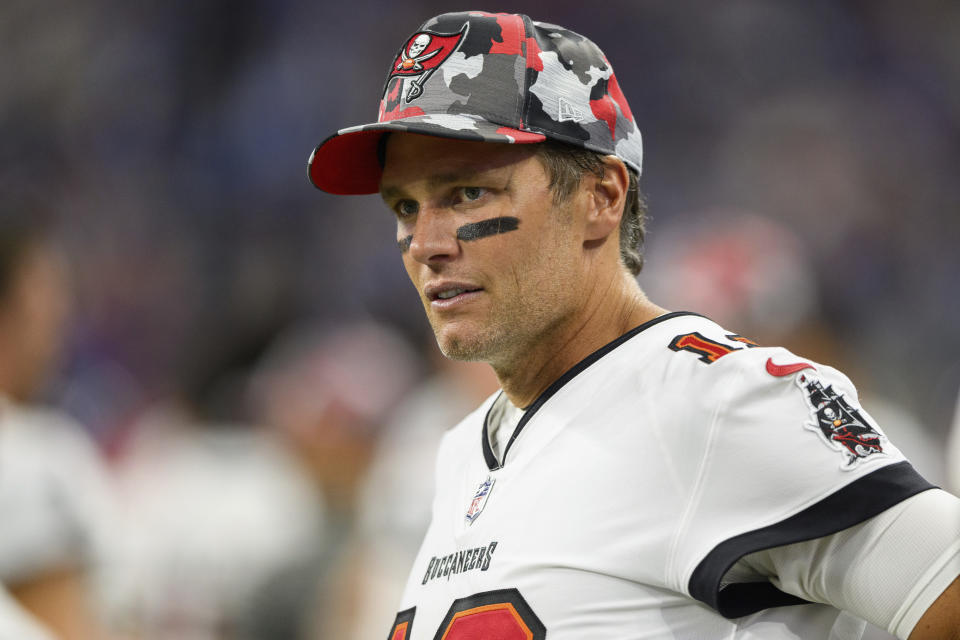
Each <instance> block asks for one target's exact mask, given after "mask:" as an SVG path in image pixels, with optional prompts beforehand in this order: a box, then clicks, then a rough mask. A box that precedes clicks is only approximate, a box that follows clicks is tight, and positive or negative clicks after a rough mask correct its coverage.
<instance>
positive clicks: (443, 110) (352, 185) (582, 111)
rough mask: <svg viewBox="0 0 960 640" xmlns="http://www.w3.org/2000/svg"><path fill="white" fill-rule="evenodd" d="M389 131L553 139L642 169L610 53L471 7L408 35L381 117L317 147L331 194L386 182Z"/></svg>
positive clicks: (559, 31) (313, 159) (316, 165)
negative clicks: (383, 153)
mask: <svg viewBox="0 0 960 640" xmlns="http://www.w3.org/2000/svg"><path fill="white" fill-rule="evenodd" d="M387 131H409V132H413V133H421V134H426V135H435V136H441V137H447V138H460V139H464V140H479V141H487V142H500V143H509V144H527V143H534V142H542V141H544V140H546V139H547V138H550V139H552V140H557V141H560V142H564V143H567V144H571V145H575V146H578V147H583V148H585V149H589V150H591V151H596V152H598V153H603V154H612V155H616V156H618V157H620V158H621V159H622V160H623V161H624V162H625V163H626V164H627V166H629V167H630V168H631V169H633V170H634V171H636V172H637V173H638V174H639V173H640V167H641V164H642V159H643V145H642V143H641V138H640V132H639V130H638V129H637V126H636V124H635V123H634V120H633V115H632V113H631V112H630V107H629V105H628V104H627V100H626V98H625V97H624V95H623V92H622V91H621V90H620V86H619V84H618V83H617V79H616V76H615V75H614V73H613V69H612V68H611V67H610V64H609V63H608V62H607V59H606V57H604V55H603V52H602V51H600V49H599V48H598V47H597V46H596V45H595V44H593V43H592V42H591V41H590V40H588V39H587V38H585V37H583V36H581V35H579V34H577V33H574V32H573V31H569V30H567V29H564V28H562V27H558V26H556V25H551V24H546V23H541V22H534V21H532V20H531V19H530V18H528V17H527V16H524V15H517V14H506V13H498V14H494V13H486V12H482V11H470V12H461V13H447V14H443V15H440V16H437V17H435V18H431V19H430V20H428V21H427V22H425V23H424V24H423V25H421V26H420V28H419V29H417V30H416V31H415V32H414V33H413V34H412V35H410V36H409V37H407V39H406V40H404V41H403V44H402V45H401V47H400V49H399V51H398V53H397V55H396V56H394V59H393V61H392V62H391V64H390V68H389V71H388V73H387V79H386V82H385V84H384V88H383V97H382V99H381V101H380V109H379V114H378V118H377V122H375V123H371V124H366V125H360V126H356V127H350V128H347V129H341V130H340V131H338V132H337V133H336V134H334V135H333V136H331V137H329V138H327V140H325V141H324V142H322V143H321V144H320V145H319V146H318V147H317V148H316V149H315V150H314V152H313V154H311V156H310V161H309V176H310V179H311V181H312V182H313V184H314V185H316V186H317V187H318V188H320V189H323V190H324V191H328V192H330V193H339V194H363V193H375V192H376V191H377V190H378V189H379V183H380V175H381V167H380V163H379V160H378V155H377V147H378V143H379V141H380V138H381V136H382V135H383V134H384V132H387Z"/></svg>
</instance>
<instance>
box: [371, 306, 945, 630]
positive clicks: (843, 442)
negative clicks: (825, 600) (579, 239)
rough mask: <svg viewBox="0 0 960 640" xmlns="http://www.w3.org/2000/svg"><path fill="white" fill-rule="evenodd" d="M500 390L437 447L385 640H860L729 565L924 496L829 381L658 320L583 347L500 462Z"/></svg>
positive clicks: (795, 361)
mask: <svg viewBox="0 0 960 640" xmlns="http://www.w3.org/2000/svg"><path fill="white" fill-rule="evenodd" d="M495 400H496V396H494V397H491V398H490V399H488V400H487V401H486V402H485V403H484V404H483V405H482V406H481V407H480V408H479V409H477V410H476V411H475V412H474V413H472V414H471V415H469V416H468V417H467V418H466V419H464V420H463V421H462V422H461V423H460V424H459V425H457V426H456V427H455V428H454V429H452V430H451V431H449V432H448V433H447V434H446V435H445V436H444V440H443V443H442V445H441V447H440V451H439V457H438V460H437V466H436V474H437V482H436V487H437V493H436V496H435V498H434V503H433V513H432V522H431V525H430V527H429V530H428V532H427V534H426V537H425V539H424V542H423V545H422V548H421V550H420V552H419V555H418V557H417V559H416V561H415V564H414V566H413V568H412V572H411V575H410V578H409V579H408V582H407V585H406V589H405V592H404V596H403V599H402V602H401V606H400V613H399V614H398V615H397V618H396V621H395V623H394V626H393V628H392V629H391V630H390V633H389V635H388V638H389V640H431V639H436V638H444V639H446V640H472V639H479V638H483V639H485V640H493V639H496V640H512V639H514V638H517V639H521V638H527V639H531V638H532V639H543V638H549V639H550V640H583V639H584V638H590V639H591V640H604V639H611V640H612V639H617V640H623V639H625V638H665V637H670V638H685V639H694V638H696V639H698V640H704V639H710V638H724V639H727V638H738V639H745V638H749V639H755V638H756V639H759V638H764V639H770V638H796V639H799V638H825V639H826V638H859V637H860V635H861V634H862V633H863V629H864V624H865V623H863V622H862V621H859V620H858V619H856V618H854V617H853V616H851V615H850V614H846V613H841V612H840V611H838V610H837V609H834V608H832V607H829V606H826V605H821V604H812V603H809V602H806V601H804V600H802V599H800V598H798V597H797V596H794V595H790V594H787V593H784V592H782V591H780V590H778V589H777V588H776V587H774V586H773V584H772V583H771V582H770V581H769V580H766V579H763V578H762V577H759V578H758V577H756V576H754V577H752V578H751V577H747V578H744V577H743V576H740V575H738V572H730V569H731V568H732V567H733V566H734V565H735V564H736V563H737V562H738V561H739V560H740V559H741V558H743V557H744V556H746V555H748V554H751V553H753V552H756V551H759V550H762V549H768V548H771V547H778V546H782V545H788V544H792V543H796V542H799V541H803V540H810V539H813V538H820V537H823V536H828V535H831V534H834V533H836V532H838V531H841V530H844V529H847V528H848V527H851V526H853V525H856V524H858V523H860V522H863V521H864V520H866V519H868V518H871V517H872V516H874V515H877V514H879V513H881V512H883V511H885V510H886V509H888V508H889V507H891V506H893V505H896V504H898V503H900V502H901V501H903V500H905V499H907V498H909V497H910V496H913V495H915V494H918V493H920V492H922V491H925V490H927V489H930V488H931V485H930V484H929V483H927V482H926V481H925V480H924V479H923V478H922V477H920V476H919V475H918V474H917V473H916V471H914V469H913V468H912V466H911V465H910V463H909V462H907V461H906V460H905V459H904V457H903V456H902V454H901V453H900V452H899V451H898V450H897V449H896V448H895V447H894V446H893V445H891V443H890V442H889V441H888V440H887V439H886V437H885V436H884V435H883V434H882V432H881V431H879V429H878V428H877V426H876V425H875V424H874V422H873V420H872V418H871V417H870V416H869V415H868V414H867V413H866V412H864V411H863V410H862V409H861V408H860V407H859V404H858V401H857V396H856V391H855V390H854V388H853V386H852V384H851V383H850V381H849V380H848V379H847V378H846V377H845V376H843V374H841V373H839V372H837V371H836V370H834V369H832V368H830V367H827V366H823V365H820V364H815V363H812V362H810V361H808V360H805V359H802V358H799V357H797V356H795V355H793V354H791V353H790V352H788V351H786V350H784V349H781V348H764V347H757V346H756V345H754V344H752V343H750V342H749V341H748V340H745V339H743V338H741V337H740V336H736V335H733V334H731V333H729V332H727V331H724V330H723V329H722V328H721V327H719V326H718V325H716V324H715V323H713V322H711V321H710V320H708V319H706V318H703V317H701V316H698V315H695V314H689V313H672V314H667V315H665V316H662V317H660V318H657V319H655V320H653V321H651V322H648V323H646V324H645V325H642V326H640V327H637V328H636V329H634V330H632V331H630V332H629V333H627V334H626V335H624V336H622V337H621V338H619V339H617V340H615V341H614V342H612V343H610V344H608V345H606V346H604V347H603V348H601V349H599V350H598V351H596V352H595V353H593V354H591V355H590V356H588V357H587V358H585V359H584V360H583V361H581V362H580V363H579V364H578V365H577V366H575V367H574V368H573V369H571V370H570V371H568V372H567V373H566V374H564V375H563V376H562V377H561V378H560V379H559V380H557V381H556V382H555V383H554V384H553V385H551V386H550V387H549V388H548V389H547V390H546V391H545V392H544V393H543V394H542V395H541V396H540V397H539V398H538V399H537V400H536V401H535V402H534V403H533V404H532V405H531V406H530V407H528V408H527V409H526V411H525V413H524V416H523V418H522V419H521V421H520V423H519V424H518V426H517V428H516V429H515V431H514V433H513V435H512V437H511V438H510V440H509V443H508V444H507V446H506V447H505V450H504V453H503V455H502V456H500V458H499V459H498V457H497V456H496V455H495V454H494V450H493V448H492V447H491V446H490V442H489V437H488V435H489V434H488V426H487V424H486V420H487V416H488V413H489V410H490V408H491V406H492V405H493V403H494V401H495Z"/></svg>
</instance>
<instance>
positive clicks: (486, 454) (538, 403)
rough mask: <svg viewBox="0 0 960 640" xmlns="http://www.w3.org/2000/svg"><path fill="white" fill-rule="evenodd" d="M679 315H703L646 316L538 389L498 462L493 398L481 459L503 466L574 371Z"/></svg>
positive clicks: (491, 465)
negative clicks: (492, 445) (492, 423)
mask: <svg viewBox="0 0 960 640" xmlns="http://www.w3.org/2000/svg"><path fill="white" fill-rule="evenodd" d="M680 316H699V317H701V318H704V317H706V316H703V315H701V314H699V313H693V312H690V311H674V312H672V313H665V314H664V315H662V316H657V317H656V318H654V319H653V320H648V321H647V322H644V323H643V324H641V325H640V326H638V327H634V328H633V329H631V330H630V331H627V332H626V333H625V334H623V335H622V336H620V337H619V338H617V339H616V340H613V341H612V342H608V343H607V344H605V345H603V346H602V347H600V348H599V349H597V350H596V351H594V352H593V353H591V354H590V355H588V356H587V357H586V358H584V359H583V360H581V361H580V362H578V363H577V364H575V365H573V366H572V367H570V369H568V370H567V371H566V372H565V373H564V374H563V375H562V376H560V377H559V378H557V379H556V380H555V381H554V382H553V384H551V385H550V386H549V387H547V388H546V390H544V392H543V393H541V394H540V395H539V396H538V397H537V399H536V400H534V401H533V404H531V405H530V406H529V407H527V408H526V409H525V410H524V412H523V417H522V418H520V422H519V423H517V428H516V429H514V430H513V435H511V436H510V440H509V441H508V442H507V446H506V448H505V449H504V451H503V462H500V461H499V460H497V456H495V455H494V454H493V449H491V448H490V438H489V435H488V433H489V432H488V425H489V423H490V411H491V410H492V409H493V407H494V405H495V404H496V400H494V402H493V403H492V404H491V405H490V408H489V409H487V415H486V416H485V417H484V419H483V433H482V436H483V442H482V447H483V459H484V461H485V462H486V463H487V468H488V469H489V470H490V471H496V470H497V469H500V468H501V467H503V465H504V464H506V460H507V454H508V453H510V447H511V446H513V442H514V441H515V440H516V439H517V436H519V435H520V432H521V431H522V430H523V428H524V426H526V424H527V423H528V422H530V419H531V418H533V416H534V414H536V412H537V411H538V410H539V409H540V407H542V406H543V405H544V404H545V403H546V401H547V400H549V399H550V398H551V397H553V395H554V394H555V393H557V391H559V390H560V389H561V388H562V387H563V386H564V385H565V384H567V383H568V382H570V381H571V380H573V379H574V378H575V377H576V376H577V374H579V373H581V372H582V371H583V370H584V369H586V368H587V367H589V366H590V365H592V364H593V363H594V362H596V361H597V360H599V359H600V358H602V357H603V356H605V355H607V354H608V353H610V352H611V351H613V350H614V349H616V348H617V347H619V346H620V345H621V344H623V343H624V342H626V341H627V340H629V339H630V338H632V337H634V336H635V335H637V334H638V333H640V332H642V331H644V330H646V329H649V328H650V327H652V326H654V325H658V324H660V323H661V322H664V321H665V320H671V319H673V318H677V317H680ZM500 393H501V394H502V393H503V391H501V392H500ZM498 397H499V396H498Z"/></svg>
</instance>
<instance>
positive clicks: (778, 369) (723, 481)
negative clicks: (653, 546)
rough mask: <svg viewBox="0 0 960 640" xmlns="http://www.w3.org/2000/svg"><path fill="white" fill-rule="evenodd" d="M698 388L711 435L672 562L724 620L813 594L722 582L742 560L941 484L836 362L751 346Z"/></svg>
mask: <svg viewBox="0 0 960 640" xmlns="http://www.w3.org/2000/svg"><path fill="white" fill-rule="evenodd" d="M694 384H695V386H696V388H697V389H700V390H701V391H700V392H699V393H693V394H692V395H693V396H694V397H695V398H696V401H695V403H694V404H695V405H696V407H695V411H694V413H693V414H692V415H694V416H696V417H695V419H696V420H697V421H698V422H700V425H699V427H698V428H701V429H704V430H705V431H704V433H703V437H704V438H705V439H706V441H705V446H704V448H703V451H704V453H703V457H702V459H701V463H700V466H699V468H698V470H697V477H696V480H695V482H694V484H693V489H692V490H691V494H690V497H689V501H688V504H687V505H686V509H685V513H684V516H683V518H682V521H681V522H680V524H679V525H678V529H677V540H676V544H675V547H674V548H675V555H674V562H675V564H674V568H675V571H676V574H675V575H676V576H677V580H678V583H679V585H680V586H681V588H682V589H684V590H685V591H686V592H687V593H688V594H689V595H691V596H692V597H694V598H696V599H697V600H700V601H702V602H704V603H705V604H707V605H709V606H710V607H712V608H713V609H715V610H717V611H718V612H719V613H720V614H722V615H724V616H725V617H728V618H736V617H740V616H744V615H748V614H750V613H753V612H756V611H759V610H762V609H766V608H770V607H775V606H785V605H790V604H801V603H803V602H805V601H806V600H804V599H803V598H801V597H798V596H796V595H793V594H790V593H787V592H785V591H781V590H780V589H778V588H777V587H776V586H774V584H773V583H772V582H771V581H769V580H764V581H758V582H746V583H733V584H725V583H724V576H725V575H726V574H727V572H728V570H729V569H730V568H731V567H732V566H733V565H734V564H735V563H736V562H737V561H738V560H740V559H741V558H743V557H744V556H747V555H749V554H751V553H754V552H757V551H761V550H763V549H769V548H773V547H780V546H784V545H789V544H793V543H797V542H802V541H805V540H812V539H815V538H820V537H823V536H829V535H831V534H833V533H836V532H839V531H843V530H845V529H847V528H849V527H852V526H855V525H857V524H859V523H861V522H864V521H866V520H868V519H870V518H871V517H873V516H875V515H877V514H879V513H882V512H883V511H885V510H886V509H889V508H890V507H892V506H894V505H896V504H898V503H900V502H902V501H903V500H905V499H907V498H909V497H910V496H913V495H916V494H917V493H920V492H922V491H926V490H928V489H931V488H933V487H932V485H930V484H929V483H928V482H927V481H926V480H924V479H923V478H922V477H921V476H920V475H919V474H918V473H917V472H916V471H915V470H914V469H913V467H912V466H911V465H910V463H909V462H908V461H907V460H906V459H905V458H904V456H903V455H902V454H901V452H900V451H899V450H898V449H897V448H896V447H895V446H894V445H893V444H892V443H891V442H890V441H889V440H888V439H887V438H886V436H885V435H884V434H883V432H882V431H881V429H880V427H879V426H878V425H877V424H876V423H875V422H874V420H873V418H872V417H871V416H870V415H869V414H868V413H867V412H866V411H864V410H863V409H862V408H861V407H860V404H859V400H858V398H857V394H856V390H855V388H854V387H853V385H852V383H851V382H850V381H849V380H848V379H847V378H846V376H844V375H843V374H841V373H840V372H838V371H836V370H834V369H832V368H830V367H827V366H824V365H820V364H816V363H813V362H811V361H809V360H804V359H802V358H799V357H797V356H795V355H793V354H791V353H790V352H788V351H786V350H784V349H771V348H753V349H743V350H739V351H736V352H733V353H731V354H729V355H726V356H725V357H723V358H722V359H720V360H717V361H715V362H713V363H712V364H710V365H709V366H708V367H704V368H703V370H702V373H701V374H699V375H698V377H697V378H696V380H695V382H694Z"/></svg>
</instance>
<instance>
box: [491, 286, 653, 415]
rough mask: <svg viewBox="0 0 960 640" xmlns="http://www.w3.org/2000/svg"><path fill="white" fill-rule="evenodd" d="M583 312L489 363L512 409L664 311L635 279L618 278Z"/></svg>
mask: <svg viewBox="0 0 960 640" xmlns="http://www.w3.org/2000/svg"><path fill="white" fill-rule="evenodd" d="M582 310H583V311H582V313H580V314H577V315H576V316H575V317H571V318H569V319H568V321H566V322H565V323H563V324H562V325H561V326H558V327H557V328H556V329H555V330H553V331H552V332H551V334H550V335H547V336H543V339H542V340H538V341H537V342H536V344H532V345H530V348H529V349H527V350H526V351H525V352H523V353H517V354H514V356H513V357H512V358H510V359H509V360H508V361H505V362H497V363H493V368H494V371H495V372H496V374H497V378H498V379H499V381H500V386H501V387H502V388H503V391H504V393H505V394H506V395H507V397H508V398H509V399H510V402H512V403H513V404H514V405H516V406H518V407H527V406H529V405H531V404H532V403H533V402H534V401H535V400H536V399H537V397H538V396H539V395H540V394H541V393H543V391H545V390H546V389H547V387H549V386H550V385H551V384H552V383H553V382H554V381H555V380H557V379H558V378H559V377H560V376H562V375H563V374H564V373H565V372H566V371H568V370H569V369H570V368H572V367H573V366H574V365H576V364H577V363H578V362H580V361H581V360H583V359H584V358H585V357H587V356H588V355H590V354H591V353H593V352H594V351H596V350H597V349H599V348H600V347H602V346H603V345H605V344H607V343H609V342H612V341H613V340H616V339H617V338H619V337H620V336H622V335H623V334H625V333H626V332H627V331H629V330H630V329H633V328H634V327H637V326H639V325H641V324H643V323H644V322H647V321H649V320H652V319H653V318H656V317H657V316H660V315H663V314H664V313H666V312H667V311H666V310H665V309H662V308H660V307H658V306H656V305H655V304H653V303H651V302H650V301H649V300H647V298H646V296H645V295H644V294H643V292H642V291H641V290H640V287H639V286H638V285H637V283H636V281H635V280H634V279H633V278H632V277H630V276H628V275H627V274H626V273H624V277H623V278H622V280H617V281H614V282H613V283H612V284H611V286H610V287H608V288H607V289H605V290H602V291H598V292H597V293H596V295H595V296H592V297H591V298H590V299H589V300H588V302H587V304H585V305H583V307H582Z"/></svg>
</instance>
